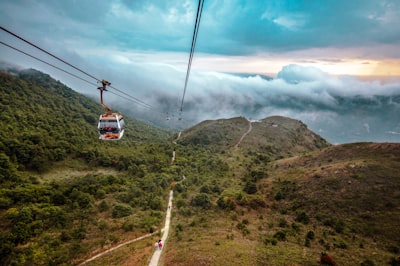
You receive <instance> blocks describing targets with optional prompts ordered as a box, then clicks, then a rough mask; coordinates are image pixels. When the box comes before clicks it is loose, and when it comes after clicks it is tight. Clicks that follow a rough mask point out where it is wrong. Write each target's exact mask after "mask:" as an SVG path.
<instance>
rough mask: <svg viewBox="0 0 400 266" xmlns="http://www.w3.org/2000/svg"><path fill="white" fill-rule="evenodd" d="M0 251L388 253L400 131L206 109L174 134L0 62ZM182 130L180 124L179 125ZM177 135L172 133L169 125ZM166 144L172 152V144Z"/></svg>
mask: <svg viewBox="0 0 400 266" xmlns="http://www.w3.org/2000/svg"><path fill="white" fill-rule="evenodd" d="M0 80H1V83H0V96H1V97H0V106H1V110H4V111H3V112H1V113H0V115H1V119H0V126H1V128H2V129H4V130H2V131H0V137H1V138H0V265H79V264H80V263H82V262H83V261H85V260H87V259H89V258H92V257H93V256H95V255H97V254H99V253H101V252H102V251H105V250H108V249H110V248H112V247H115V246H117V245H119V244H121V243H125V242H127V241H129V240H133V239H135V238H137V237H141V236H145V235H147V234H148V233H154V235H152V236H150V237H146V238H144V239H143V240H141V241H137V242H134V243H132V244H129V245H126V246H124V247H122V248H119V249H117V250H114V251H113V252H110V253H108V254H107V255H105V256H102V257H99V258H97V259H96V260H93V261H91V262H88V263H87V264H85V265H89V266H90V265H147V264H148V261H149V258H150V256H151V254H152V252H153V249H154V247H153V243H154V241H155V240H157V239H158V238H159V237H160V233H159V230H160V229H161V228H162V226H163V222H164V215H165V210H166V209H167V206H166V204H167V197H168V194H169V193H168V192H169V190H170V189H173V190H174V201H173V208H172V224H171V226H172V228H171V229H170V235H169V237H168V241H167V243H166V245H165V246H164V251H163V256H162V258H161V262H160V263H161V265H319V264H320V262H319V259H320V255H321V252H326V253H328V254H329V255H330V256H332V257H333V258H334V259H335V261H336V262H337V265H351V266H352V265H364V266H365V265H399V263H400V259H398V256H399V252H400V251H399V250H400V235H399V230H398V228H400V224H399V219H397V217H400V210H399V206H400V195H399V191H400V174H399V173H400V153H399V151H400V144H399V143H353V144H346V145H337V146H332V145H330V144H329V143H327V142H326V141H325V140H324V139H322V138H321V137H320V136H318V135H317V134H315V133H314V132H312V131H310V130H309V129H307V126H306V125H304V124H303V123H302V122H300V121H297V120H293V119H290V118H285V117H278V116H275V117H269V118H266V119H263V120H260V121H248V120H247V119H245V118H241V117H239V118H231V119H223V120H215V121H204V122H202V123H200V124H198V125H195V126H193V127H191V128H189V129H187V130H185V131H183V132H182V133H181V134H178V133H176V132H174V133H173V132H168V131H164V130H162V129H158V128H155V127H151V126H149V125H146V124H144V123H142V122H140V121H136V120H134V119H129V118H128V117H126V133H125V135H124V137H123V139H122V140H121V141H113V142H104V141H100V140H98V136H97V132H96V124H97V119H98V115H99V114H100V113H101V112H102V111H103V110H102V108H101V107H100V106H99V104H98V103H95V102H93V101H92V100H90V99H88V98H86V97H84V96H82V95H80V94H78V93H76V92H74V91H73V90H72V89H70V88H67V87H66V86H64V85H63V84H61V83H60V82H57V81H55V80H53V79H52V78H51V77H50V76H48V75H46V74H43V73H40V72H37V71H34V70H27V71H19V72H16V71H14V72H13V73H12V74H9V73H0ZM178 136H179V138H178ZM176 138H178V139H176ZM173 154H174V155H175V158H174V160H172V155H173Z"/></svg>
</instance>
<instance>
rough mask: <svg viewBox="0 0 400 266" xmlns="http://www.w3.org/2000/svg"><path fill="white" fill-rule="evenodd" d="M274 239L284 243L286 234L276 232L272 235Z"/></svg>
mask: <svg viewBox="0 0 400 266" xmlns="http://www.w3.org/2000/svg"><path fill="white" fill-rule="evenodd" d="M274 238H275V239H277V240H279V241H285V240H286V232H285V231H278V232H276V233H275V234H274Z"/></svg>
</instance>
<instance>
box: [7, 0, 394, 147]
mask: <svg viewBox="0 0 400 266" xmlns="http://www.w3.org/2000/svg"><path fill="white" fill-rule="evenodd" d="M197 8H198V1H195V0H146V1H144V0H135V1H130V0H107V1H106V0H79V1H78V0H69V1H65V0H53V1H39V0H2V1H1V2H0V25H1V26H2V27H4V28H6V29H7V30H9V31H11V32H13V33H15V34H17V35H19V36H21V37H23V38H24V39H26V40H28V41H30V42H32V43H34V44H35V45H37V46H39V47H41V48H43V49H45V50H47V51H49V52H50V53H52V54H54V55H56V56H58V57H60V58H61V59H63V60H65V61H66V62H68V63H70V64H72V65H73V66H76V67H78V68H79V69H81V70H83V71H84V72H86V73H89V74H90V75H91V76H94V77H96V78H97V79H106V80H108V81H110V82H111V83H112V85H113V86H114V87H115V88H117V89H119V90H122V91H123V92H126V93H127V94H128V95H129V96H132V97H133V98H134V99H138V100H140V102H141V103H137V102H135V101H132V99H133V98H132V97H128V98H129V99H127V97H120V96H116V95H115V94H112V93H111V89H110V93H109V94H108V95H106V96H105V100H106V101H107V102H106V103H107V105H109V106H110V107H111V108H113V109H117V110H118V111H120V112H123V113H124V114H126V115H128V116H131V117H134V118H138V119H142V120H147V121H151V122H152V123H155V124H157V125H162V126H168V127H172V128H179V129H182V128H187V127H190V126H193V125H195V124H196V123H199V122H201V121H203V120H214V119H220V118H230V117H236V116H244V117H246V118H249V119H262V118H265V117H268V116H272V115H282V116H287V117H290V118H293V119H298V120H301V121H303V122H304V123H305V124H306V125H307V126H308V127H309V128H310V129H311V130H313V131H314V132H316V133H317V134H320V135H321V136H322V137H324V138H325V139H327V140H328V141H329V142H331V143H333V144H336V143H347V142H357V141H376V142H387V141H393V142H400V27H399V26H398V25H400V0H324V1H321V0H303V1H302V0H279V1H278V0H276V1H261V0H247V1H246V0H205V1H204V8H203V12H202V15H201V21H200V25H199V31H198V35H197V41H196V47H195V52H194V55H193V60H192V65H191V72H190V76H189V81H188V84H187V90H186V94H185V97H184V101H183V105H182V106H183V109H182V112H180V107H181V104H182V98H183V91H184V84H185V77H186V73H187V66H188V59H189V51H190V48H191V43H192V37H193V30H194V24H195V19H196V12H197ZM0 40H1V41H2V42H4V43H7V44H8V45H11V46H13V47H15V48H18V49H21V50H23V51H25V52H26V53H29V54H31V55H34V56H35V57H38V58H40V59H41V60H44V61H46V62H48V63H51V64H53V65H56V66H58V67H59V68H62V69H64V70H66V71H68V72H71V73H74V74H75V75H78V76H79V77H81V78H83V79H87V80H88V81H91V82H94V83H96V81H95V80H93V79H92V78H91V77H89V76H86V75H85V74H83V73H81V72H79V71H77V70H76V69H73V68H71V67H70V66H68V65H66V64H64V63H62V62H60V61H57V60H55V59H54V58H52V57H50V56H48V55H46V54H44V53H43V52H41V51H39V50H37V49H36V48H34V47H32V46H29V45H27V44H26V43H24V42H22V41H21V40H19V39H17V38H15V37H13V36H11V35H10V34H8V33H6V32H5V31H0ZM0 61H2V62H7V63H10V64H15V65H18V66H20V67H22V68H35V69H38V70H40V71H43V72H45V73H48V74H50V75H51V76H52V77H54V78H55V79H57V80H60V81H61V82H63V83H65V84H66V85H68V86H69V87H71V88H72V89H74V90H76V91H78V92H80V93H83V94H86V95H89V96H91V97H93V98H94V99H96V100H97V101H98V90H96V86H94V85H92V84H90V83H88V82H84V81H82V80H80V79H77V78H76V77H73V76H71V75H68V74H66V73H65V72H62V71H60V70H58V69H55V68H53V67H51V66H49V65H47V64H44V63H42V62H40V61H37V60H35V59H33V58H30V57H28V56H26V55H24V54H21V53H19V52H16V51H15V50H13V49H10V48H9V47H6V46H4V45H0ZM143 103H145V104H143ZM166 118H168V119H166ZM179 118H182V119H181V120H180V119H179Z"/></svg>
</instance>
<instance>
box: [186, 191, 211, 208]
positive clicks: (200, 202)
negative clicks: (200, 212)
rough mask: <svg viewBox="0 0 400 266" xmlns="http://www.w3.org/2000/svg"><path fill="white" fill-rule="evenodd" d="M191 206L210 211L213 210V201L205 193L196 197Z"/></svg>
mask: <svg viewBox="0 0 400 266" xmlns="http://www.w3.org/2000/svg"><path fill="white" fill-rule="evenodd" d="M190 204H191V205H192V206H195V207H201V208H203V209H210V208H211V200H210V198H209V196H208V195H207V194H205V193H199V194H197V195H195V196H194V197H193V198H192V200H191V202H190Z"/></svg>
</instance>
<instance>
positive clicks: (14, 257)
mask: <svg viewBox="0 0 400 266" xmlns="http://www.w3.org/2000/svg"><path fill="white" fill-rule="evenodd" d="M0 96H1V97H0V104H1V109H2V110H3V112H1V113H0V116H1V119H0V125H1V128H2V129H3V130H1V131H0V228H1V233H0V240H1V241H0V243H1V244H0V261H1V262H0V264H1V265H32V264H34V265H51V264H53V265H63V264H64V265H70V264H71V263H72V261H73V260H77V261H79V260H81V259H82V258H83V257H85V256H87V254H89V252H91V251H93V250H95V249H99V248H100V249H101V248H102V247H104V246H107V245H109V244H112V243H116V242H119V241H122V240H124V239H125V238H132V237H133V236H140V235H141V234H144V233H146V232H150V231H154V230H156V229H157V228H158V227H159V225H160V222H161V220H162V219H163V218H162V217H163V216H162V212H161V210H163V209H164V207H165V206H164V202H165V201H164V198H165V197H166V194H165V193H164V192H166V191H167V190H168V188H169V185H170V183H171V182H172V181H173V179H174V173H173V172H169V169H167V170H165V168H166V166H169V163H170V154H171V150H172V148H171V145H172V144H171V143H170V142H169V141H168V142H167V137H169V136H170V134H169V133H168V132H163V131H161V130H159V129H156V128H153V127H149V126H147V125H145V124H143V123H140V122H138V121H133V120H130V119H128V118H127V123H126V124H127V127H126V134H125V136H124V138H123V140H121V141H118V142H102V141H100V140H98V136H97V131H96V126H97V119H98V115H99V113H101V112H103V110H102V109H101V107H99V105H98V104H96V103H94V102H92V101H91V100H89V99H87V98H86V97H83V96H81V95H79V94H77V93H75V92H74V91H72V90H71V89H69V88H67V87H66V86H64V85H63V84H61V83H59V82H57V81H54V80H53V79H51V78H50V77H49V76H48V75H45V74H42V73H40V72H37V71H34V70H28V71H22V72H19V73H17V74H14V75H9V74H6V73H0Z"/></svg>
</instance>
